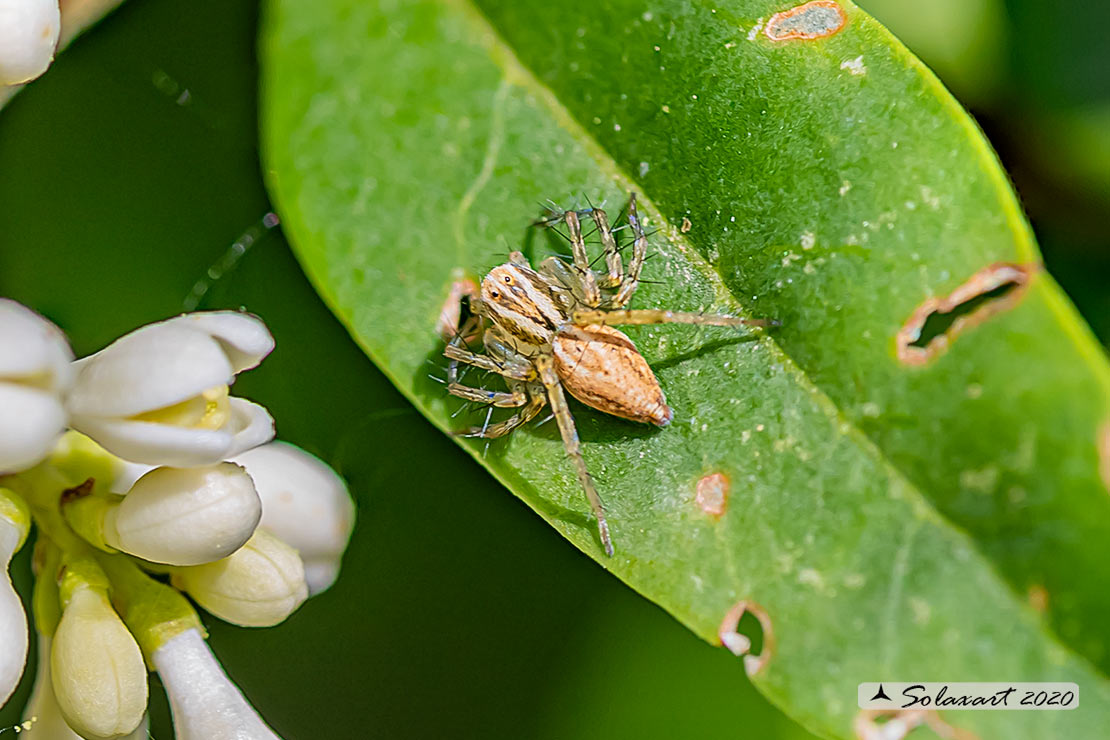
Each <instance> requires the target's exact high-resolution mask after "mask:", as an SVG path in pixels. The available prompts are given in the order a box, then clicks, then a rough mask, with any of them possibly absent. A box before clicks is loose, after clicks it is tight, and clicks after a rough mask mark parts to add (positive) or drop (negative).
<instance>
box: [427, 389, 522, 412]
mask: <svg viewBox="0 0 1110 740" xmlns="http://www.w3.org/2000/svg"><path fill="white" fill-rule="evenodd" d="M447 392H448V393H450V394H451V395H452V396H458V397H459V398H465V399H466V400H468V401H474V402H475V403H484V404H489V405H490V406H496V407H497V408H499V409H515V408H519V407H521V406H523V405H524V404H526V403H528V394H526V393H525V392H524V391H519V390H518V391H513V392H512V393H506V392H504V391H490V390H486V389H485V388H474V387H472V386H469V385H463V384H462V383H449V384H448V385H447Z"/></svg>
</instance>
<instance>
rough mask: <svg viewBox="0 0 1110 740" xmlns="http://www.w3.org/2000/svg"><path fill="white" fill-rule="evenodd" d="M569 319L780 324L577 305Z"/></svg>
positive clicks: (584, 323) (582, 321) (587, 322)
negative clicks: (597, 308) (583, 307)
mask: <svg viewBox="0 0 1110 740" xmlns="http://www.w3.org/2000/svg"><path fill="white" fill-rule="evenodd" d="M571 321H572V322H573V323H575V324H577V325H578V326H589V325H591V324H604V325H605V326H613V325H620V324H700V325H702V326H780V325H781V324H780V322H779V321H776V320H774V319H742V318H739V317H738V316H726V315H724V314H706V313H697V312H694V311H664V310H661V309H654V308H647V309H640V310H628V309H618V310H616V311H598V310H593V309H579V310H577V311H575V312H574V314H573V315H572V316H571Z"/></svg>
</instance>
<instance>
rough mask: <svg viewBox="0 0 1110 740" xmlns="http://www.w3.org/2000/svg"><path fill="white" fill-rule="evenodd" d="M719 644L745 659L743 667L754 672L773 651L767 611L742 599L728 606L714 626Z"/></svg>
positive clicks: (759, 669)
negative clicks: (732, 605) (719, 623)
mask: <svg viewBox="0 0 1110 740" xmlns="http://www.w3.org/2000/svg"><path fill="white" fill-rule="evenodd" d="M717 637H718V638H719V639H720V641H721V645H723V646H724V647H726V648H728V649H729V652H731V653H732V654H733V655H735V656H737V657H740V658H743V659H744V670H745V672H747V674H748V675H749V676H754V675H756V674H757V673H759V672H760V671H762V670H763V669H764V668H766V667H767V663H768V662H770V660H771V657H772V656H773V655H774V653H775V633H774V630H773V629H772V627H771V618H770V617H769V616H768V615H767V611H766V610H765V609H764V608H763V607H762V606H760V605H759V604H757V603H755V602H754V601H741V602H739V603H738V604H736V606H734V607H732V608H731V609H729V610H728V613H727V614H725V618H724V619H722V620H721V626H720V627H719V628H718V630H717Z"/></svg>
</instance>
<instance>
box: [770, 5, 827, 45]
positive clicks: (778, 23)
mask: <svg viewBox="0 0 1110 740" xmlns="http://www.w3.org/2000/svg"><path fill="white" fill-rule="evenodd" d="M847 22H848V17H847V16H846V15H844V9H843V8H841V7H840V3H837V2H834V0H813V2H809V3H806V4H805V5H799V6H798V7H796V8H791V9H790V10H784V11H782V12H781V13H775V14H774V15H773V16H771V20H769V21H767V27H766V28H765V29H764V31H763V32H764V33H765V34H767V38H769V39H771V40H772V41H789V40H790V39H805V40H810V39H820V38H824V37H826V36H832V35H833V34H834V33H836V32H837V31H839V30H840V29H842V28H844V24H845V23H847Z"/></svg>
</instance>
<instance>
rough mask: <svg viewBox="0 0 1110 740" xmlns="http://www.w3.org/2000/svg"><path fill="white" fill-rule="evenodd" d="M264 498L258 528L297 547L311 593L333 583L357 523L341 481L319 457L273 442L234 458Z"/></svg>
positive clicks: (288, 445)
mask: <svg viewBox="0 0 1110 740" xmlns="http://www.w3.org/2000/svg"><path fill="white" fill-rule="evenodd" d="M233 462H237V463H239V464H240V465H242V466H243V467H245V468H246V469H247V472H248V473H250V476H251V478H253V479H254V486H255V488H256V489H258V495H259V497H260V498H261V499H262V521H261V522H260V523H259V526H260V527H262V528H263V529H265V530H266V531H267V532H270V533H272V534H274V535H277V537H278V538H279V539H280V540H281V541H282V542H284V543H285V544H287V545H289V546H291V547H293V548H294V549H296V550H297V553H298V554H299V555H300V556H301V560H302V561H303V562H304V572H305V580H306V581H307V583H308V592H309V594H317V593H319V592H321V591H323V590H324V589H326V588H328V587H329V586H331V584H332V583H333V582H334V581H335V579H336V576H338V574H339V562H340V559H341V558H342V556H343V551H344V550H346V549H347V541H348V540H349V539H350V538H351V529H352V528H353V527H354V522H355V504H354V501H353V500H352V499H351V496H350V494H349V493H348V492H347V485H346V484H345V483H344V482H343V479H342V478H340V477H339V476H338V475H336V474H335V471H334V470H332V469H331V468H330V467H328V466H327V465H326V464H324V462H322V461H321V460H320V459H318V458H316V457H315V456H313V455H310V454H309V453H307V452H305V451H304V450H302V449H300V448H299V447H296V446H294V445H291V444H288V443H286V442H271V443H269V444H266V445H262V446H260V447H256V448H254V449H253V450H249V451H248V452H244V453H243V454H241V455H238V456H236V457H235V458H234V460H233Z"/></svg>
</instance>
